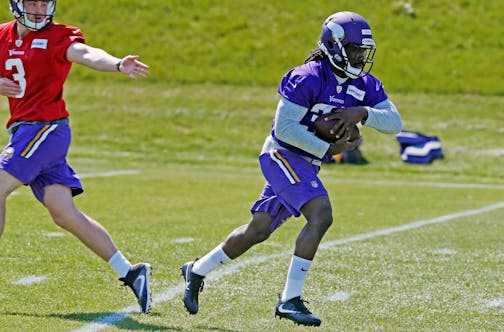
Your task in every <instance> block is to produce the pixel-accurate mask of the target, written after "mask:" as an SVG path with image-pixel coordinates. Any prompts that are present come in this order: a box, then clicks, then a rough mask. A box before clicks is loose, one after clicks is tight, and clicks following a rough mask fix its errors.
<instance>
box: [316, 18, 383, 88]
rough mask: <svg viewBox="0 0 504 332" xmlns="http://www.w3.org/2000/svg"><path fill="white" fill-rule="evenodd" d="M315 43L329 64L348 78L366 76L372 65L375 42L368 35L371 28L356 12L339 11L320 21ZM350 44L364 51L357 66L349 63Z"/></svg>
mask: <svg viewBox="0 0 504 332" xmlns="http://www.w3.org/2000/svg"><path fill="white" fill-rule="evenodd" d="M318 44H319V48H320V49H321V50H322V52H324V54H325V55H326V56H327V57H328V58H329V61H330V62H331V64H332V65H333V66H334V67H335V68H336V69H337V70H340V71H342V72H343V73H345V75H346V76H348V77H350V78H358V77H362V76H365V75H367V74H368V73H369V72H370V71H371V68H372V67H373V58H374V54H375V50H376V44H375V42H374V40H373V36H372V35H371V27H370V26H369V24H368V22H367V21H366V20H365V19H364V17H362V16H360V15H359V14H357V13H353V12H338V13H335V14H332V15H331V16H329V17H328V18H327V19H326V20H325V22H324V24H322V32H321V34H320V41H319V43H318ZM350 47H358V48H359V49H360V50H361V51H365V56H364V57H363V59H361V60H359V61H360V63H359V66H358V67H354V66H352V64H351V61H350V59H349V56H348V53H349V52H348V50H349V48H350ZM359 67H360V68H359Z"/></svg>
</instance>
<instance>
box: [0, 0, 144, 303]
mask: <svg viewBox="0 0 504 332" xmlns="http://www.w3.org/2000/svg"><path fill="white" fill-rule="evenodd" d="M10 10H11V13H12V15H13V16H14V20H12V21H10V22H7V23H3V24H0V41H1V43H0V63H1V66H0V94H1V95H4V96H6V97H7V98H8V101H9V109H10V118H9V121H8V122H7V128H8V130H9V133H10V135H11V137H10V141H9V143H8V145H7V146H6V147H5V149H4V150H3V152H2V154H1V156H0V235H1V234H2V232H3V229H4V225H5V207H6V204H5V203H6V199H7V196H9V194H11V193H12V192H13V191H14V190H16V189H17V188H19V187H20V186H22V185H27V186H28V185H29V186H30V187H31V189H32V191H33V194H34V195H35V197H36V198H37V199H38V200H39V201H40V202H41V203H42V204H43V205H44V206H45V207H46V208H47V210H48V211H49V213H50V215H51V217H52V218H53V220H54V221H55V222H56V224H57V225H58V226H60V227H62V228H63V229H65V230H67V231H69V232H70V233H72V234H73V235H75V236H76V237H77V238H78V239H79V240H80V241H82V242H83V243H84V244H85V245H86V246H87V247H88V248H90V249H91V250H92V251H93V252H94V253H95V254H97V255H98V256H99V257H101V258H102V259H103V260H105V261H107V262H108V263H109V264H110V266H111V267H112V268H113V269H114V270H115V271H116V272H117V274H118V275H119V277H120V278H119V280H121V281H123V282H124V283H125V284H126V285H128V286H129V287H130V288H131V289H132V290H133V292H134V293H135V295H136V297H137V299H138V303H139V304H140V308H141V310H142V312H148V311H149V308H150V303H151V295H150V290H149V276H150V273H151V266H150V265H149V264H147V263H138V264H135V265H131V263H130V262H129V261H128V260H127V259H126V258H125V257H124V255H123V254H122V253H121V251H120V250H119V249H118V248H117V246H116V245H115V243H114V241H113V240H112V238H111V236H110V234H109V233H108V232H107V230H106V229H105V228H104V227H103V226H102V225H101V224H99V223H98V222H97V221H95V220H94V219H92V218H91V217H89V216H87V215H85V214H84V213H82V212H81V211H79V210H78V209H77V207H76V206H75V204H74V201H73V198H72V197H73V196H75V195H78V194H80V193H82V192H83V188H82V184H81V182H80V180H79V177H78V176H77V174H76V173H75V172H74V170H73V169H72V168H71V167H70V165H68V163H67V160H66V156H67V152H68V149H69V146H70V141H71V130H70V126H69V118H68V116H69V113H68V111H67V109H66V105H65V101H64V99H63V84H64V82H65V80H66V78H67V76H68V73H69V71H70V68H71V66H72V63H79V64H82V65H85V66H87V67H89V68H91V69H94V70H99V71H104V72H122V73H123V74H126V75H129V76H130V77H131V78H132V79H135V78H136V77H137V76H139V77H146V76H147V75H148V74H149V71H148V68H149V67H148V66H147V65H145V64H143V63H142V62H140V61H138V56H137V55H128V56H125V57H124V58H122V59H120V58H117V57H115V56H112V55H110V54H108V53H107V52H105V51H104V50H101V49H98V48H94V47H91V46H88V45H87V44H86V43H85V38H84V36H83V34H82V32H81V31H80V29H78V28H77V27H73V26H69V25H64V24H60V23H56V22H54V21H53V17H54V13H55V11H56V0H52V1H47V0H44V1H41V0H36V1H32V0H10Z"/></svg>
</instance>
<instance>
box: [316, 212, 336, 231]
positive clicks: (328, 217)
mask: <svg viewBox="0 0 504 332" xmlns="http://www.w3.org/2000/svg"><path fill="white" fill-rule="evenodd" d="M311 222H312V225H313V226H315V227H317V228H318V229H319V230H320V231H321V232H325V231H327V230H328V229H329V227H331V225H332V223H333V217H332V212H331V210H325V211H322V212H321V213H320V214H318V215H317V217H316V218H312V220H311Z"/></svg>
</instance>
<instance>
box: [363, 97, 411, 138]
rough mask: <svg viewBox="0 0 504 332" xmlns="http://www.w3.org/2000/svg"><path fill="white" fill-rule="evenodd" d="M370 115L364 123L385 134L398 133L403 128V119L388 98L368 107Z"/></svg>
mask: <svg viewBox="0 0 504 332" xmlns="http://www.w3.org/2000/svg"><path fill="white" fill-rule="evenodd" d="M367 111H368V116H367V119H366V121H365V122H364V123H363V124H364V125H366V126H368V127H372V128H375V129H376V130H378V131H380V132H382V133H385V134H397V133H399V132H400V131H401V130H402V120H401V116H400V115H399V112H398V111H397V108H396V106H395V105H394V104H393V103H392V102H390V101H389V100H386V101H384V102H381V103H379V104H377V105H375V106H374V107H368V108H367Z"/></svg>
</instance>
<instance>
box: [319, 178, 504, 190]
mask: <svg viewBox="0 0 504 332" xmlns="http://www.w3.org/2000/svg"><path fill="white" fill-rule="evenodd" d="M327 181H331V180H327ZM332 181H334V182H339V183H362V184H373V185H379V186H383V185H385V186H409V187H435V188H458V189H495V190H504V185H499V184H482V183H453V182H412V181H381V180H367V179H360V180H356V179H334V180H332Z"/></svg>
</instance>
